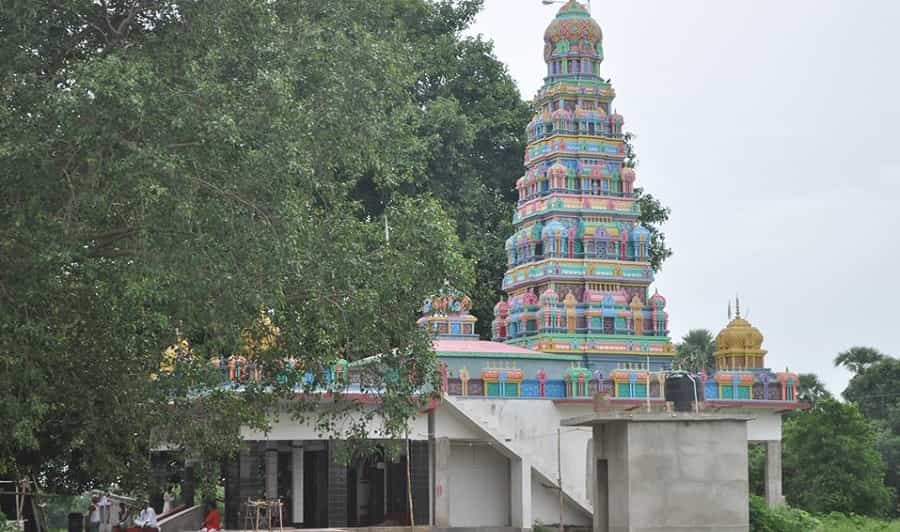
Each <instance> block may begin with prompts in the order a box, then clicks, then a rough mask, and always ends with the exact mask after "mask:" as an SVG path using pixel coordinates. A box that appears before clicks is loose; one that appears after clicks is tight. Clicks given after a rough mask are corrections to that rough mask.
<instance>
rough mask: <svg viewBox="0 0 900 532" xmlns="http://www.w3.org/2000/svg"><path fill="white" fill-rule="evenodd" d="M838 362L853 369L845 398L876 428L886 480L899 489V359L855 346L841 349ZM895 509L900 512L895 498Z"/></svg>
mask: <svg viewBox="0 0 900 532" xmlns="http://www.w3.org/2000/svg"><path fill="white" fill-rule="evenodd" d="M834 363H835V365H838V366H844V367H845V368H847V369H848V370H850V371H851V372H852V373H853V376H852V377H851V378H850V382H849V383H848V384H847V388H846V389H845V390H844V392H843V394H842V395H843V396H844V399H846V400H847V401H850V402H852V403H854V404H855V405H857V406H858V407H859V410H860V411H861V412H862V413H863V414H864V415H865V416H866V417H868V418H869V419H871V420H872V421H873V422H874V423H875V425H876V427H877V429H878V432H877V447H878V450H879V451H880V452H881V456H882V458H883V460H884V462H885V484H887V485H888V486H889V487H891V488H892V489H893V490H894V493H895V496H897V495H898V492H900V472H898V469H900V389H898V385H897V383H898V382H900V359H897V358H894V357H891V356H889V355H886V354H884V353H882V352H880V351H878V350H877V349H874V348H871V347H854V348H851V349H849V350H847V351H845V352H843V353H840V354H839V355H838V356H837V357H836V358H835V360H834ZM894 512H895V514H896V512H900V499H895V503H894Z"/></svg>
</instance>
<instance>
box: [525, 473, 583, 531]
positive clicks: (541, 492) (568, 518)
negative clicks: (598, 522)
mask: <svg viewBox="0 0 900 532" xmlns="http://www.w3.org/2000/svg"><path fill="white" fill-rule="evenodd" d="M531 512H532V515H533V516H534V521H535V522H540V523H542V524H545V525H546V524H551V523H557V524H558V523H559V492H558V491H556V490H555V489H551V488H547V487H545V486H544V485H543V484H542V483H541V482H540V481H539V480H538V478H537V476H536V475H532V476H531ZM563 522H564V523H566V524H567V525H581V526H591V524H592V523H591V518H590V517H588V516H586V515H584V512H582V511H580V510H576V509H575V508H572V505H571V504H570V503H569V502H564V503H563Z"/></svg>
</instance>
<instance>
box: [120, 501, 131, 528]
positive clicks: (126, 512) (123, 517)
mask: <svg viewBox="0 0 900 532" xmlns="http://www.w3.org/2000/svg"><path fill="white" fill-rule="evenodd" d="M129 521H131V510H130V509H129V508H128V507H127V506H125V503H124V502H120V503H119V515H118V517H117V518H116V528H118V529H119V530H125V529H126V528H128V524H129V523H128V522H129Z"/></svg>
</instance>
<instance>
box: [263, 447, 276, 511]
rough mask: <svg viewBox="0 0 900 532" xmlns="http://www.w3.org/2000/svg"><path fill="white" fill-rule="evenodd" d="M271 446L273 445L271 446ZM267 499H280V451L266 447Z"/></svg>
mask: <svg viewBox="0 0 900 532" xmlns="http://www.w3.org/2000/svg"><path fill="white" fill-rule="evenodd" d="M270 445H271V444H270ZM265 452H266V463H265V464H266V484H265V485H266V498H267V499H277V498H278V449H277V448H275V447H274V446H269V447H266V451H265Z"/></svg>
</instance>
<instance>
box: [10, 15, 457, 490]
mask: <svg viewBox="0 0 900 532" xmlns="http://www.w3.org/2000/svg"><path fill="white" fill-rule="evenodd" d="M472 9H473V7H472V5H461V6H458V5H456V4H455V3H451V2H436V3H430V2H424V1H422V0H377V1H372V2H365V3H354V4H352V5H351V4H349V3H346V2H318V1H277V0H276V1H269V2H258V1H253V0H241V1H230V0H229V1H225V0H213V1H210V2H175V1H167V0H158V1H151V0H141V1H132V0H101V1H98V2H94V1H89V0H67V1H62V2H47V1H33V0H28V1H25V0H21V1H18V0H14V1H10V2H4V3H3V4H2V6H0V54H2V55H0V163H2V164H0V185H2V187H0V189H2V192H0V194H2V195H3V201H2V203H0V301H2V311H0V426H3V427H5V431H4V437H3V438H0V469H3V470H4V471H5V472H6V474H11V472H12V470H14V469H15V470H17V472H18V473H19V474H29V475H32V476H35V477H36V478H39V479H40V480H41V481H42V482H44V483H45V484H46V487H47V488H53V489H56V490H66V489H68V490H79V489H83V488H84V487H86V486H91V485H95V484H97V483H106V482H110V481H117V482H120V483H122V484H123V485H125V486H128V485H129V484H135V483H139V482H140V481H141V479H146V478H148V477H149V475H147V467H148V464H147V459H146V457H147V454H148V453H147V451H148V449H149V448H150V446H151V445H152V444H153V443H154V442H155V441H159V440H165V441H166V442H167V443H171V444H176V445H180V446H182V447H183V448H185V450H186V451H187V452H192V453H199V454H201V455H206V456H217V455H221V454H224V453H227V452H231V451H233V450H234V448H235V446H236V445H237V443H238V439H237V427H238V426H239V425H241V424H261V423H263V422H264V414H265V412H266V408H268V407H270V406H273V405H274V404H275V400H276V399H277V398H278V396H279V394H280V395H285V394H292V393H293V392H292V390H293V385H295V384H297V377H296V376H295V375H294V376H292V375H287V374H285V375H283V377H284V379H282V380H279V381H277V382H276V381H272V382H265V383H263V384H265V385H266V386H269V387H271V389H273V390H274V391H275V393H262V391H263V389H262V387H254V386H252V385H251V386H249V387H248V389H247V390H246V391H245V392H244V393H240V394H235V393H232V392H230V391H229V390H228V389H225V388H222V387H220V386H218V384H219V380H218V379H219V377H220V376H219V374H218V373H217V372H215V371H211V370H210V367H209V364H208V361H207V360H208V358H209V357H217V356H221V355H229V354H230V353H234V352H235V351H237V350H239V349H241V331H243V330H245V329H247V328H248V327H250V326H251V324H253V323H255V322H256V321H257V318H258V317H259V313H260V310H261V309H264V310H266V311H268V312H269V315H270V316H271V320H272V321H273V322H274V324H275V325H276V326H277V327H278V328H279V329H280V335H279V339H278V343H277V345H276V346H275V347H273V348H272V349H269V350H268V351H267V352H266V353H264V354H259V358H260V360H259V364H261V365H263V366H265V367H266V368H267V369H268V370H270V371H269V372H268V373H269V374H272V373H274V372H275V371H276V370H279V369H281V368H280V361H281V360H283V359H284V358H285V357H287V356H293V357H299V358H300V359H301V361H302V362H303V363H304V365H305V369H306V371H310V372H312V373H314V374H316V375H321V374H322V370H325V369H327V368H328V367H330V366H331V365H333V364H334V363H335V362H336V360H337V359H339V358H345V359H349V360H354V359H358V358H362V357H365V356H369V355H372V354H376V353H380V354H382V355H383V357H382V358H381V359H380V363H379V364H378V365H377V368H376V369H375V370H373V371H376V372H378V373H379V375H376V376H375V378H373V379H371V382H372V383H373V386H375V385H376V384H377V386H379V387H380V388H382V390H381V391H382V392H383V401H382V405H381V407H380V408H378V409H377V410H375V411H372V412H374V414H373V415H381V416H383V417H384V419H385V421H386V423H385V427H386V430H387V435H388V436H397V435H400V434H402V433H403V428H404V426H405V422H406V420H407V419H408V418H409V416H410V415H412V414H413V413H415V411H416V409H417V408H418V404H417V403H416V402H415V401H411V400H410V399H409V398H410V392H411V391H412V390H414V389H417V388H420V387H421V386H423V385H424V384H426V381H427V380H428V379H429V378H430V377H431V376H432V375H433V371H432V370H433V363H434V360H433V353H432V352H431V348H430V342H428V340H427V338H425V337H424V336H423V334H422V333H421V332H420V331H418V330H417V329H416V328H415V325H414V323H415V322H414V318H415V315H416V310H417V306H418V305H419V303H420V302H421V300H422V298H423V297H424V296H426V295H428V294H429V293H432V292H434V291H435V290H437V289H438V288H439V287H440V286H442V285H443V283H445V282H450V283H452V284H455V285H457V286H459V287H460V288H464V289H465V288H468V286H469V282H470V281H471V278H472V275H471V272H472V270H471V266H470V263H469V261H467V260H466V259H465V258H464V256H463V253H462V252H463V247H462V246H461V245H460V243H459V240H458V238H457V236H456V228H455V226H454V224H453V223H452V220H451V219H449V218H448V217H447V216H446V214H445V211H444V209H443V208H442V206H441V204H440V202H438V201H436V200H434V199H432V198H431V197H430V196H428V195H427V194H426V195H417V196H415V197H413V196H412V195H410V194H408V192H409V191H407V190H404V189H403V187H402V185H403V184H404V183H410V182H414V181H415V180H416V179H420V177H419V176H421V175H423V174H425V173H427V172H428V169H429V165H430V164H431V161H432V157H433V154H432V152H433V145H431V144H429V142H428V141H427V139H425V140H423V139H422V137H421V131H422V128H424V127H425V124H426V123H427V118H428V112H429V110H428V109H427V108H423V105H422V103H421V101H420V100H419V99H418V98H417V97H416V94H415V92H416V88H417V86H418V85H417V84H418V80H419V74H420V73H419V72H418V70H417V67H415V65H417V64H418V61H420V57H419V54H420V53H421V52H420V51H419V50H418V49H417V47H418V46H420V45H421V44H422V43H423V42H426V41H427V39H425V38H423V37H421V36H420V35H419V34H418V32H419V31H420V30H419V28H418V26H417V24H418V23H419V21H420V20H423V19H424V20H427V21H429V24H430V25H431V26H433V27H434V28H435V29H434V31H439V30H440V27H441V25H444V26H446V28H445V29H444V30H443V31H445V33H446V34H447V36H448V37H447V40H448V41H449V40H451V39H452V37H453V35H455V32H456V31H457V30H456V29H454V28H457V27H458V25H459V20H466V19H467V17H470V14H469V13H470V11H471V10H472ZM336 28H340V30H336ZM410 65H413V68H411V67H410ZM363 181H367V182H374V183H378V184H379V187H380V191H381V197H382V199H383V203H384V205H385V206H384V208H382V209H381V210H379V211H378V212H377V213H373V212H371V211H370V210H368V209H367V208H366V205H365V204H362V203H360V202H358V201H357V200H356V196H355V195H354V194H353V193H352V191H353V190H354V189H355V187H356V186H357V184H358V183H360V182H363ZM251 331H252V327H251ZM179 335H180V336H183V337H184V338H185V339H186V340H187V341H188V342H189V344H190V349H189V350H188V349H185V350H182V351H183V352H182V353H180V354H181V357H180V359H179V361H178V370H177V371H176V372H175V373H172V374H165V373H160V372H159V367H160V363H161V361H162V355H161V352H162V351H163V350H164V349H165V347H166V346H168V345H171V344H173V343H175V342H176V340H178V338H179ZM251 336H252V334H251ZM151 374H157V375H158V377H157V378H156V380H150V379H149V378H148V377H149V376H150V375H151ZM319 384H320V382H318V380H317V381H316V382H313V383H310V384H307V387H308V388H309V389H311V388H313V387H317V386H318V385H319ZM304 405H305V406H309V405H306V404H305V403H304ZM310 408H311V407H310ZM370 411H371V410H370ZM353 428H357V429H358V428H359V427H358V426H356V427H353Z"/></svg>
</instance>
